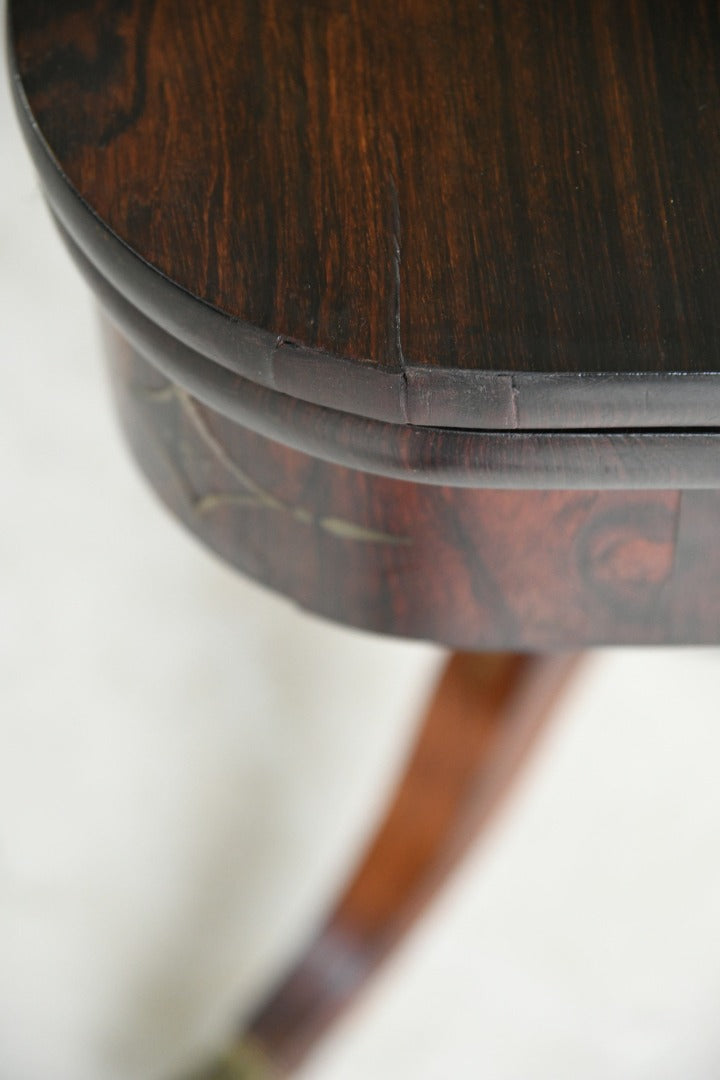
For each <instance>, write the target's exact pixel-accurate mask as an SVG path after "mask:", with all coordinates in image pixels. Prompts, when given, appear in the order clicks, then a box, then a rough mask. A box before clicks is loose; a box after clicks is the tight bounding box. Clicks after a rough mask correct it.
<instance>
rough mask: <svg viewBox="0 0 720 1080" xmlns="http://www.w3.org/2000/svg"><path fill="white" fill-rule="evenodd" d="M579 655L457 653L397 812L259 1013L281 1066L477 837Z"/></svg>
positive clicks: (253, 1028)
mask: <svg viewBox="0 0 720 1080" xmlns="http://www.w3.org/2000/svg"><path fill="white" fill-rule="evenodd" d="M576 663H577V658H576V657H573V656H570V655H569V656H565V657H557V658H555V659H549V658H548V659H544V660H541V659H539V658H534V657H521V656H513V655H511V654H505V655H503V654H497V655H487V656H475V655H468V654H456V655H455V656H454V657H452V659H451V660H450V661H449V663H448V665H447V667H446V669H445V671H444V673H443V675H442V677H441V679H440V681H439V684H438V686H437V688H436V690H435V693H434V695H433V698H432V700H431V702H430V704H429V706H428V709H427V713H426V715H425V718H424V720H423V723H422V725H421V728H420V732H419V736H418V740H417V744H416V746H415V749H414V751H413V754H412V756H411V758H410V760H409V762H408V764H407V768H406V772H405V775H404V776H403V778H402V779H401V781H400V783H399V785H398V788H397V791H396V793H395V795H394V797H393V800H392V803H391V805H390V807H389V808H388V811H387V815H386V817H385V818H384V820H383V821H382V823H381V825H380V827H379V829H378V831H377V834H376V836H375V838H374V840H373V841H372V843H371V844H370V845H369V847H368V850H367V852H366V854H365V857H364V859H363V860H362V861H361V863H360V865H359V867H358V869H357V872H356V873H355V875H354V876H353V878H352V880H351V881H350V883H349V885H348V887H347V889H346V890H345V892H344V893H343V895H342V897H341V898H340V900H339V901H338V903H337V904H336V906H335V907H334V909H333V910H332V912H330V914H329V915H328V917H327V918H326V920H325V921H324V922H323V923H322V925H321V927H320V929H319V931H318V933H317V935H316V937H315V939H314V940H313V941H312V942H311V944H310V945H309V947H308V948H307V950H306V951H305V952H304V954H303V955H302V956H301V957H299V958H298V959H297V961H296V963H295V965H294V967H293V968H292V970H291V971H290V973H289V974H288V975H286V976H285V977H284V978H283V979H282V981H281V983H280V984H279V985H278V986H277V987H275V989H274V990H273V991H272V992H271V993H270V994H269V996H268V998H267V1000H266V1001H265V1002H264V1004H263V1005H262V1006H261V1007H260V1008H259V1009H258V1010H257V1012H256V1013H255V1015H254V1017H253V1018H252V1019H251V1020H250V1021H249V1023H248V1024H247V1027H246V1030H245V1032H244V1035H245V1038H247V1037H248V1036H249V1038H250V1040H251V1042H252V1044H253V1045H254V1046H256V1047H257V1048H258V1049H259V1050H260V1051H261V1052H262V1053H263V1055H264V1057H265V1059H266V1060H267V1061H268V1062H269V1063H270V1064H271V1065H272V1067H273V1069H274V1070H275V1072H276V1073H277V1074H279V1075H286V1074H289V1073H291V1072H293V1071H294V1070H295V1069H296V1068H297V1067H298V1066H299V1065H300V1064H301V1063H302V1061H303V1060H304V1059H305V1058H306V1056H307V1055H308V1054H309V1053H310V1052H311V1051H312V1049H314V1047H315V1045H316V1044H317V1042H318V1041H319V1039H320V1038H321V1037H322V1035H323V1034H324V1032H325V1031H326V1030H327V1028H328V1027H329V1026H330V1025H331V1024H332V1023H333V1022H335V1021H336V1020H337V1018H338V1016H339V1014H340V1013H342V1012H343V1011H344V1009H346V1008H347V1006H348V1005H349V1004H350V1003H351V1002H352V1001H353V1000H354V998H355V997H356V996H357V994H358V993H359V992H360V991H361V990H364V989H365V988H366V987H367V984H368V981H369V979H370V978H371V977H372V975H373V974H374V973H375V972H376V970H377V968H378V967H379V965H380V964H381V963H382V961H383V960H384V959H385V958H386V957H387V955H388V954H389V953H390V951H391V950H392V949H393V948H394V947H395V946H396V945H397V944H398V942H399V941H400V940H402V938H403V937H404V936H405V935H406V934H407V932H408V930H409V929H410V928H411V926H412V925H413V924H414V923H415V921H416V920H417V918H418V917H419V916H420V915H421V914H422V912H423V911H424V909H425V908H426V906H427V904H428V903H429V902H430V900H431V899H432V898H433V896H434V895H435V893H436V892H437V890H438V889H439V887H440V886H441V885H442V884H443V883H444V881H445V880H446V879H447V877H448V875H449V873H450V872H451V871H452V869H453V868H454V867H455V866H456V864H457V862H458V861H459V860H460V859H461V858H462V855H463V854H464V853H465V851H466V850H467V848H468V847H469V845H470V844H471V843H472V842H473V841H475V840H476V839H477V835H478V831H479V829H480V828H481V827H482V826H483V825H486V824H487V821H488V818H489V816H490V814H491V813H492V812H493V810H494V809H495V808H496V806H497V803H498V800H499V799H500V797H501V796H503V795H504V794H506V792H507V788H508V785H509V783H510V781H511V779H512V778H513V777H514V775H515V773H516V771H517V768H518V766H519V765H520V763H521V762H522V761H523V759H524V757H525V754H526V753H527V751H528V750H529V748H530V747H531V745H532V744H533V742H534V740H535V738H536V736H537V734H538V732H539V730H540V729H541V726H542V725H543V723H544V722H545V721H546V720H547V718H548V715H549V712H550V709H551V706H552V705H553V704H554V702H555V700H556V698H557V696H558V694H559V693H560V691H561V690H562V689H563V687H564V686H565V684H566V682H567V680H568V678H569V676H570V675H571V674H572V673H573V672H574V670H575V666H576Z"/></svg>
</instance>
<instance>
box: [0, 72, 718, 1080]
mask: <svg viewBox="0 0 720 1080" xmlns="http://www.w3.org/2000/svg"><path fill="white" fill-rule="evenodd" d="M0 161H1V162H2V174H1V175H2V199H1V200H0V297H1V305H2V307H1V311H0V313H1V315H2V318H1V319H0V363H1V366H0V1080H48V1078H49V1077H52V1078H53V1080H165V1078H172V1077H176V1076H177V1071H178V1069H180V1068H182V1066H183V1065H184V1064H185V1063H188V1062H191V1061H192V1060H194V1058H195V1056H196V1055H197V1054H198V1053H201V1052H202V1051H203V1049H205V1048H207V1047H208V1046H211V1045H212V1044H213V1043H214V1042H216V1041H217V1040H219V1039H221V1038H222V1036H223V1034H224V1033H225V1032H226V1031H227V1030H229V1028H230V1025H231V1023H232V1020H233V1018H234V1017H235V1015H236V1013H237V1009H238V1007H239V1005H240V1004H241V1003H242V1002H243V1001H248V1000H249V997H250V996H251V995H252V993H253V992H255V991H256V990H257V988H258V987H259V986H260V985H261V984H262V981H263V979H265V978H267V976H268V973H269V972H270V971H272V970H273V968H274V967H276V966H277V965H280V964H281V963H282V957H283V956H284V955H286V954H287V952H288V950H290V949H292V947H293V943H294V942H297V941H298V940H299V939H300V938H301V937H302V934H303V933H304V931H305V930H306V928H307V927H308V926H309V925H310V924H311V922H312V919H313V917H314V914H315V912H316V911H317V909H318V905H319V904H321V903H322V902H323V901H324V900H326V899H327V897H328V896H329V895H330V894H331V892H332V890H333V888H334V885H335V883H337V882H338V881H339V880H340V879H341V878H342V877H343V874H344V873H345V872H346V870H347V868H348V865H349V863H350V862H351V861H352V857H353V855H354V853H355V852H357V850H358V848H359V846H360V844H361V843H362V838H363V835H364V832H365V831H366V830H367V828H368V827H369V825H370V822H371V819H372V815H373V814H374V813H376V812H377V810H378V808H379V806H380V805H381V803H382V799H383V796H384V794H385V792H386V791H387V788H388V785H389V784H390V782H391V778H392V775H393V773H394V771H395V770H396V769H397V768H399V765H400V762H401V760H402V756H403V753H404V752H405V748H406V746H407V743H408V740H409V738H410V735H411V725H412V720H413V718H414V715H415V713H416V712H417V708H418V704H419V702H420V701H421V700H422V698H423V695H424V692H425V691H426V690H427V687H428V686H429V685H430V684H431V682H432V679H433V678H434V676H435V673H436V670H437V666H438V664H439V662H440V660H441V658H442V657H441V653H440V652H439V650H437V649H435V648H433V647H431V646H426V645H420V644H412V643H403V642H390V641H385V640H379V639H375V638H371V637H369V636H366V635H361V634H358V633H353V632H349V631H345V630H340V629H337V628H334V627H332V626H330V625H328V624H326V623H322V622H320V621H319V620H317V619H314V618H311V617H308V616H303V615H301V614H299V613H297V612H296V611H294V610H293V609H292V608H291V607H290V606H289V605H288V604H286V603H285V602H284V601H281V600H278V599H276V598H274V597H272V596H270V595H269V594H268V593H266V592H264V591H263V590H261V589H259V588H257V587H255V586H253V585H251V584H248V583H246V582H243V581H242V580H241V579H240V578H239V577H238V576H236V575H235V574H234V573H232V572H231V571H229V570H228V569H226V568H225V567H224V566H222V565H221V564H220V563H219V562H217V561H216V560H215V559H214V558H213V557H212V556H210V555H209V554H208V553H206V552H205V551H204V550H203V549H201V548H200V547H199V546H198V545H197V544H196V543H195V542H194V541H193V540H192V539H191V538H190V537H188V536H187V535H186V534H184V533H183V531H182V530H181V529H180V527H178V526H177V525H176V524H175V523H173V522H172V521H171V520H170V519H169V518H168V517H167V516H166V515H165V514H164V512H163V511H162V509H161V508H160V506H159V505H158V504H157V502H156V501H155V499H154V497H153V496H152V495H151V494H150V493H149V492H148V491H147V489H146V488H145V486H144V483H143V481H142V480H141V479H140V477H139V476H138V475H136V473H135V471H134V469H133V466H132V464H131V462H130V460H129V457H128V455H127V453H126V451H125V449H124V447H123V446H122V445H121V442H120V439H119V436H118V433H117V431H116V427H115V424H114V421H113V419H112V416H111V412H110V407H109V402H108V398H107V394H106V388H105V382H104V375H103V370H102V364H101V362H100V354H99V347H98V340H97V334H96V328H95V322H94V313H93V310H92V307H91V304H90V301H89V298H88V296H87V295H86V292H85V289H84V286H83V285H82V284H81V282H80V280H79V278H78V275H77V274H76V272H75V270H74V269H73V268H72V267H71V265H70V263H69V261H68V259H67V258H66V256H65V254H64V252H63V251H62V249H61V247H60V244H59V242H58V240H57V239H56V237H55V235H54V233H53V231H52V228H51V226H50V224H49V222H48V218H47V216H46V215H45V212H44V209H43V206H42V201H41V198H40V196H39V193H38V190H37V185H36V182H35V180H34V176H33V174H32V171H31V169H30V166H29V164H28V161H27V159H26V154H25V151H24V148H23V147H22V145H21V143H20V139H19V136H18V135H17V133H16V131H15V127H14V122H13V120H12V117H11V110H10V105H9V101H8V95H7V91H6V88H5V86H4V85H3V88H2V97H1V99H0ZM719 675H720V654H718V653H717V652H716V651H713V650H678V651H675V652H671V651H668V650H665V651H661V650H654V651H650V650H637V651H630V650H626V651H608V652H605V653H602V654H595V655H594V656H593V657H591V658H590V659H589V660H588V663H587V665H586V668H585V670H584V672H583V674H582V676H581V677H580V678H578V680H577V682H576V684H575V686H574V688H573V690H572V692H571V693H570V694H569V695H568V696H567V698H566V700H565V701H564V704H563V707H562V708H561V709H560V710H559V714H558V717H557V721H556V723H555V725H554V727H553V729H552V731H551V733H550V735H549V736H548V737H547V739H546V740H545V742H544V744H543V747H542V750H541V752H540V753H539V754H538V756H537V758H536V759H535V761H534V762H533V764H532V766H531V768H529V769H528V771H527V774H526V776H525V778H524V780H523V783H522V784H521V785H520V786H519V787H518V788H517V790H516V793H515V796H514V798H513V799H512V801H511V802H510V803H509V804H507V806H506V808H505V811H504V813H503V814H502V815H501V816H500V817H499V818H498V819H497V822H496V824H495V827H494V829H493V830H492V832H491V834H490V835H489V836H487V837H486V838H485V840H484V841H483V843H482V844H480V845H479V846H478V848H477V850H476V851H475V852H474V853H473V856H472V858H471V859H470V860H469V862H468V864H467V865H466V866H465V868H464V869H463V871H462V872H461V873H460V874H459V875H458V877H457V879H456V880H455V882H454V884H453V886H452V888H451V889H450V890H449V891H448V893H447V894H446V895H445V896H444V897H443V899H442V900H441V902H440V903H439V904H438V905H437V907H436V908H435V910H434V912H433V914H432V916H431V917H430V918H428V919H427V921H426V922H425V924H424V925H423V927H422V928H421V929H420V930H419V931H418V932H417V933H416V934H415V935H414V936H413V938H412V939H411V941H410V942H409V943H408V945H407V947H406V948H404V949H403V951H402V952H401V954H400V955H399V956H398V957H397V959H396V960H395V962H394V963H393V964H392V965H391V966H389V967H388V969H387V971H386V972H385V974H384V976H383V977H382V979H380V980H378V982H377V983H376V984H375V986H374V988H373V989H372V992H371V993H369V994H368V995H367V997H366V998H365V999H364V1001H363V1002H362V1004H361V1006H360V1007H359V1008H358V1009H356V1010H355V1012H354V1013H353V1014H352V1016H350V1017H349V1018H348V1019H347V1021H346V1022H345V1023H344V1024H343V1025H342V1026H341V1027H340V1028H339V1029H338V1030H337V1032H336V1034H335V1035H334V1036H333V1037H331V1038H330V1039H328V1041H327V1043H326V1044H325V1046H324V1047H323V1048H322V1050H321V1052H320V1053H319V1054H318V1055H317V1056H316V1058H315V1060H314V1061H313V1062H311V1063H310V1064H309V1065H308V1067H307V1068H306V1069H305V1071H304V1073H303V1078H304V1080H367V1078H368V1077H372V1078H373V1080H406V1078H408V1080H409V1078H410V1077H412V1078H413V1080H447V1078H448V1077H453V1078H456V1077H457V1078H465V1077H467V1078H475V1077H477V1078H480V1077H481V1078H482V1080H578V1078H582V1080H596V1078H597V1080H716V1078H717V1076H718V1075H719V1074H720V1025H719V1024H718V1020H717V1014H718V1009H719V1008H720V928H719V926H718V913H719V912H720V785H718V783H717V781H716V776H717V772H718V762H719V761H720V717H719V716H718V711H719V710H718V705H717V699H718V695H717V686H718V676H719Z"/></svg>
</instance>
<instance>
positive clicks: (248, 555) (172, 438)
mask: <svg viewBox="0 0 720 1080" xmlns="http://www.w3.org/2000/svg"><path fill="white" fill-rule="evenodd" d="M107 340H108V345H109V349H110V354H111V357H112V372H113V383H114V387H115V394H116V401H117V404H118V407H119V410H120V415H121V418H122V423H123V427H124V429H125V433H126V435H127V438H128V440H129V443H130V445H131V447H132V449H133V452H134V454H135V455H136V457H137V459H138V461H139V463H140V465H141V467H142V469H143V470H144V472H145V473H146V475H147V476H148V478H149V479H150V482H151V483H152V485H153V486H154V488H155V490H156V491H157V492H158V494H159V495H160V497H161V498H162V499H163V501H164V502H165V503H166V504H167V505H168V506H169V507H170V509H171V510H172V511H173V513H175V514H176V515H177V516H178V517H179V518H180V519H181V520H182V521H183V522H184V523H185V524H186V525H187V527H188V528H189V529H190V530H191V531H192V532H194V533H195V534H196V535H197V536H199V537H200V538H201V539H202V540H203V541H204V542H205V543H206V544H208V545H209V546H210V547H211V548H212V549H213V550H214V551H216V552H218V553H219V554H220V555H222V556H223V558H225V559H227V560H228V561H230V562H231V563H232V564H233V565H235V566H237V567H238V568H239V569H241V570H242V571H243V572H244V573H246V574H248V575H249V576H251V577H253V578H255V579H256V580H258V581H261V582H263V583H265V584H266V585H269V586H270V587H271V588H273V589H275V590H277V591H278V592H280V593H282V594H283V595H285V596H288V597H290V598H292V599H293V600H294V601H295V602H296V603H298V604H300V606H302V607H304V608H307V609H309V610H311V611H315V612H318V613H320V614H322V615H325V616H327V617H329V618H332V619H335V620H337V621H339V622H344V623H349V624H351V625H354V626H359V627H362V628H364V629H367V630H373V631H379V632H384V633H390V634H397V635H402V636H407V637H420V638H427V639H430V640H433V641H438V642H441V643H444V644H447V645H450V646H452V647H455V648H459V649H529V650H546V649H567V648H571V649H575V648H579V647H581V646H583V645H596V644H662V643H677V644H679V643H693V642H695V643H702V642H706V643H717V640H718V633H719V631H720V595H719V594H718V590H717V588H716V583H717V581H718V580H719V579H720V555H718V546H717V543H716V536H717V532H718V531H719V530H720V492H718V491H702V490H699V491H687V490H681V489H678V488H669V489H664V490H635V491H633V490H625V491H608V490H604V491H603V490H599V489H595V490H592V489H591V490H577V491H572V490H548V489H546V490H542V489H538V490H523V489H515V490H509V489H508V490H503V489H498V488H487V489H473V488H469V487H461V486H445V485H441V484H427V483H418V482H415V480H414V479H413V476H412V473H411V472H408V471H406V472H405V474H404V476H405V478H404V479H398V478H390V477H387V476H378V475H373V474H371V473H368V472H360V471H358V470H356V469H351V468H347V467H345V466H342V465H338V464H335V463H332V462H330V461H327V460H321V459H320V458H318V457H315V456H311V455H309V454H306V453H302V452H300V451H298V450H294V449H292V448H290V447H288V446H286V445H282V444H281V443H279V442H276V441H274V440H271V439H268V438H266V437H265V436H264V435H260V434H257V433H255V432H253V431H250V430H248V429H247V428H244V427H243V426H241V425H239V424H237V423H235V422H234V421H232V420H230V419H228V418H227V417H225V416H223V415H222V414H220V413H219V412H217V411H215V410H214V409H212V408H209V407H208V406H207V405H205V404H203V403H201V402H200V401H199V400H198V399H196V398H195V397H194V396H193V395H192V394H189V393H188V392H187V391H186V390H184V389H183V388H182V387H178V386H177V384H174V383H173V382H171V381H169V380H168V379H167V378H166V377H165V376H162V375H160V374H159V373H158V371H157V370H156V369H155V368H154V367H153V366H152V365H150V364H149V363H148V362H147V361H146V360H145V359H143V358H142V357H141V356H140V355H139V354H138V353H137V352H135V351H134V350H133V348H132V347H131V346H129V345H128V343H127V342H126V341H125V340H124V339H123V338H122V337H121V336H119V335H118V333H117V331H115V330H113V329H111V328H110V327H109V326H108V328H107ZM288 401H289V399H288ZM290 404H291V405H293V403H292V402H290ZM296 404H297V403H294V405H296ZM499 437H501V438H506V439H507V438H510V436H499ZM610 445H612V444H610ZM441 448H442V441H440V442H439V444H438V449H439V452H441ZM530 453H532V451H530ZM606 453H608V454H610V453H611V450H610V449H609V448H606Z"/></svg>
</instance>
